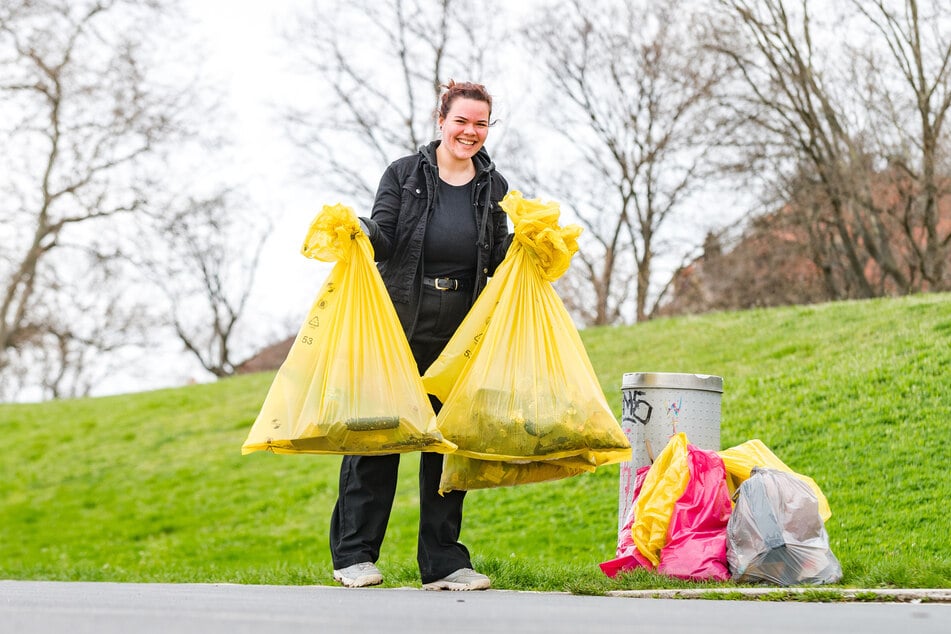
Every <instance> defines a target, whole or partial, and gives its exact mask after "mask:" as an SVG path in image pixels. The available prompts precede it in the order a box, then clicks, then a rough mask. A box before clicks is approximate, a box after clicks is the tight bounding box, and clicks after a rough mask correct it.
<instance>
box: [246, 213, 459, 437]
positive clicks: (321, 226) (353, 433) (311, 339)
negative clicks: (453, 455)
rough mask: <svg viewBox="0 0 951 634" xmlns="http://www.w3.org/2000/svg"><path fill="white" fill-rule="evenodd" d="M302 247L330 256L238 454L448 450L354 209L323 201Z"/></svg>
mask: <svg viewBox="0 0 951 634" xmlns="http://www.w3.org/2000/svg"><path fill="white" fill-rule="evenodd" d="M301 251H302V253H303V254H304V255H305V256H307V257H310V258H315V259H318V260H324V261H336V264H335V265H334V268H333V270H332V271H331V272H330V275H329V277H328V278H327V280H326V282H325V283H324V285H323V287H322V288H321V289H320V292H319V293H318V294H317V299H316V300H315V301H314V304H313V306H312V307H311V309H310V313H309V314H308V315H307V319H306V321H305V322H304V324H303V325H302V326H301V328H300V331H299V333H298V335H297V339H296V340H295V341H294V344H293V345H292V346H291V349H290V352H289V353H288V355H287V359H285V361H284V363H283V364H282V365H281V367H280V369H279V370H278V372H277V375H276V376H275V377H274V382H273V383H272V384H271V388H270V390H269V391H268V394H267V397H266V398H265V400H264V405H263V406H262V408H261V412H260V413H259V414H258V417H257V419H256V420H255V421H254V424H253V425H252V427H251V431H250V433H249V434H248V438H247V440H246V441H245V442H244V445H243V446H242V447H241V452H242V454H248V453H251V452H253V451H259V450H268V451H272V452H275V453H326V454H361V455H376V454H391V453H401V452H407V451H436V452H441V453H447V452H450V451H452V450H453V449H455V445H453V444H452V443H450V442H447V441H446V440H445V439H444V438H443V437H442V435H441V434H440V433H439V431H438V430H437V428H436V416H435V413H434V412H433V408H432V405H431V404H430V402H429V397H428V396H427V395H426V393H425V392H424V391H423V385H422V382H421V380H420V377H419V370H418V369H417V367H416V363H415V361H414V360H413V356H412V352H411V351H410V348H409V343H408V342H407V341H406V335H405V334H404V333H403V329H402V327H401V326H400V323H399V318H398V317H397V315H396V310H395V309H394V308H393V304H392V302H391V300H390V298H389V295H388V294H387V291H386V287H385V286H384V285H383V280H382V278H381V277H380V273H379V271H378V270H377V268H376V266H375V265H374V263H373V247H372V246H371V245H370V240H369V239H368V238H367V236H366V235H365V234H364V233H363V232H362V231H361V230H360V225H359V221H358V220H357V217H356V215H354V213H353V211H352V210H351V209H350V208H348V207H344V206H343V205H335V206H325V207H324V208H323V210H322V211H321V212H320V214H318V216H317V217H316V218H315V220H314V222H313V224H312V225H311V227H310V230H309V231H308V234H307V238H306V240H305V241H304V246H303V247H302V249H301Z"/></svg>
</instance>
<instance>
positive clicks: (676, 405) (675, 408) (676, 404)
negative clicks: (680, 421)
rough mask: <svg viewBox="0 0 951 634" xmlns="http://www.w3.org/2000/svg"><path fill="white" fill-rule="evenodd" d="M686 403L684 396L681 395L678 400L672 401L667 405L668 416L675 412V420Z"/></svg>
mask: <svg viewBox="0 0 951 634" xmlns="http://www.w3.org/2000/svg"><path fill="white" fill-rule="evenodd" d="M683 404H684V398H683V397H682V396H681V397H680V398H679V399H677V400H676V401H671V403H670V405H668V406H667V416H668V417H670V416H671V414H673V418H674V420H676V419H677V418H678V417H679V416H680V408H681V407H682V406H683Z"/></svg>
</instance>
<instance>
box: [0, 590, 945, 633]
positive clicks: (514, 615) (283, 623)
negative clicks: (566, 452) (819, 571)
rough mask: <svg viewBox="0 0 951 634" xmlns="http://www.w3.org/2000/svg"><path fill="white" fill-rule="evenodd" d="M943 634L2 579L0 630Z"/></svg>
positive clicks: (625, 601)
mask: <svg viewBox="0 0 951 634" xmlns="http://www.w3.org/2000/svg"><path fill="white" fill-rule="evenodd" d="M152 632H155V633H161V634H169V633H174V634H219V633H220V634H243V633H245V632H267V633H268V634H291V633H297V632H307V633H308V634H316V633H320V634H324V633H334V632H341V633H346V634H362V633H364V632H373V633H374V634H378V633H381V632H387V633H394V634H420V633H422V632H446V633H449V634H457V633H467V632H489V633H492V634H502V633H507V632H516V633H518V634H529V633H532V632H543V633H545V634H560V633H562V632H564V633H571V634H597V633H601V632H605V633H615V632H616V633H618V634H620V633H623V632H636V633H638V634H640V633H648V632H664V633H665V634H679V633H684V634H718V633H720V632H723V633H727V632H728V633H730V634H738V633H741V634H758V633H760V632H764V633H765V632H768V633H769V634H794V633H795V634H798V633H802V634H815V633H817V632H836V633H846V632H856V633H862V634H879V633H880V634H885V633H888V634H893V633H894V632H899V633H902V634H912V633H914V634H930V633H932V632H934V633H938V632H941V634H947V632H951V605H949V604H946V603H945V604H928V603H921V604H908V603H800V602H782V603H781V602H758V601H711V600H689V599H645V598H630V597H586V596H576V595H570V594H559V593H535V592H510V591H499V590H489V591H486V592H426V591H423V590H418V589H413V588H405V589H383V588H366V589H346V588H340V587H325V586H247V585H211V584H119V583H85V582H84V583H64V582H21V581H0V633H2V634H58V633H63V634H87V633H88V634H93V633H95V634H130V633H135V634H140V633H141V634H149V633H152Z"/></svg>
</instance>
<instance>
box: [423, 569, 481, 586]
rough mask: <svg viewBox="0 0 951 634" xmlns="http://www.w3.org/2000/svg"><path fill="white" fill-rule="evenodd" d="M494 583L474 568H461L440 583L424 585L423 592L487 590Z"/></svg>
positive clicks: (432, 582) (434, 582)
mask: <svg viewBox="0 0 951 634" xmlns="http://www.w3.org/2000/svg"><path fill="white" fill-rule="evenodd" d="M491 585H492V582H491V581H489V578H488V577H486V576H485V575H483V574H481V573H478V572H476V571H475V570H473V569H472V568H460V569H459V570H457V571H455V572H454V573H452V574H451V575H448V576H446V577H443V578H442V579H440V580H439V581H431V582H430V583H424V584H423V590H487V589H488V588H489V586H491Z"/></svg>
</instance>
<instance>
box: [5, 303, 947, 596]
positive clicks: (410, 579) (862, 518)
mask: <svg viewBox="0 0 951 634" xmlns="http://www.w3.org/2000/svg"><path fill="white" fill-rule="evenodd" d="M582 336H583V339H584V341H585V345H586V347H587V349H588V352H589V355H590V357H591V360H592V362H593V364H594V367H595V369H596V370H597V372H598V376H599V378H600V381H601V384H602V386H603V388H604V391H605V394H606V395H607V397H608V401H609V402H610V403H612V404H615V413H616V414H618V415H620V413H621V379H622V375H623V374H624V373H625V372H634V371H651V372H691V373H692V372H699V373H707V374H717V375H720V376H722V377H723V378H724V394H723V407H722V431H721V437H722V445H723V447H729V446H733V445H736V444H739V443H741V442H743V441H745V440H748V439H750V438H760V439H761V440H762V441H763V442H764V443H766V445H767V446H769V447H770V448H771V449H772V450H773V451H774V452H775V453H776V454H777V455H778V456H779V457H780V458H781V459H782V460H784V461H785V462H786V463H787V464H788V465H789V466H790V467H792V468H793V469H795V470H797V471H799V472H801V473H804V474H807V475H809V476H811V477H813V478H814V479H815V480H816V481H817V482H818V484H819V485H820V487H821V488H822V489H823V492H824V493H825V494H826V496H827V497H828V499H829V503H830V505H831V507H832V512H833V515H832V518H831V519H830V520H829V522H828V524H827V529H828V531H829V534H830V538H831V543H832V549H833V552H834V553H835V554H836V555H837V556H838V558H839V559H840V561H841V562H842V566H843V570H844V574H845V577H844V579H843V581H842V584H843V585H847V586H854V587H876V586H889V585H895V586H903V587H943V588H947V587H951V541H949V539H948V535H949V534H951V512H949V510H948V502H947V499H948V497H949V494H951V485H949V484H948V479H949V472H951V389H949V379H951V295H948V294H941V295H924V296H915V297H908V298H902V299H894V300H874V301H866V302H842V303H833V304H825V305H818V306H807V307H788V308H780V309H769V310H753V311H744V312H737V313H722V314H711V315H704V316H698V317H685V318H675V319H663V320H658V321H654V322H650V323H645V324H639V325H635V326H629V327H618V328H596V329H589V330H586V331H584V332H583V333H582ZM271 378H272V375H271V374H269V373H263V374H257V375H249V376H242V377H238V378H233V379H228V380H224V381H220V382H217V383H214V384H209V385H197V386H190V387H185V388H181V389H173V390H160V391H155V392H148V393H142V394H130V395H123V396H115V397H107V398H97V399H81V400H71V401H59V402H49V403H42V404H32V405H0V433H2V438H3V442H4V447H5V451H4V455H3V458H2V460H0V482H2V486H3V496H2V497H0V579H4V578H7V579H65V580H79V579H82V580H116V581H170V582H237V583H269V584H312V583H317V584H329V583H332V579H331V574H330V573H331V571H330V568H331V565H330V556H329V548H328V545H327V529H328V525H329V521H330V512H331V508H332V506H333V503H334V500H335V497H336V477H337V468H338V465H339V457H336V456H282V455H273V454H266V453H255V454H251V455H248V456H244V457H242V456H241V455H240V446H241V443H242V442H243V441H244V438H245V437H246V435H247V432H248V430H249V429H250V426H251V423H252V422H253V420H254V418H255V416H256V414H257V411H258V408H259V407H260V405H261V402H262V400H263V398H264V395H265V393H266V392H267V389H268V386H269V385H270V381H271ZM417 462H418V457H417V456H416V455H413V454H408V455H405V456H404V457H403V461H402V465H401V477H400V483H399V486H398V493H397V495H398V498H397V502H396V506H395V508H394V511H393V515H392V517H391V520H390V527H389V531H388V533H387V538H386V542H385V543H384V547H383V554H382V557H381V560H380V562H379V565H380V568H381V569H382V570H383V572H384V574H385V575H386V577H387V584H388V585H414V584H418V583H419V578H418V573H417V571H416V564H415V548H416V522H417V519H418V515H417V495H416V475H415V474H416V464H417ZM618 472H619V470H618V467H617V465H614V466H611V467H606V468H602V469H600V470H598V472H597V473H594V474H590V475H584V476H579V477H576V478H571V479H567V480H562V481H558V482H551V483H544V484H532V485H525V486H520V487H512V488H502V489H490V490H480V491H473V492H471V493H470V494H469V497H468V498H467V502H466V516H465V524H464V527H463V541H464V542H465V543H466V544H467V545H468V546H469V548H470V550H471V551H472V552H473V554H474V556H475V561H476V565H477V567H479V568H481V569H482V570H484V571H485V572H487V573H488V574H490V575H491V576H492V577H493V581H494V585H495V587H499V588H517V589H539V590H547V589H555V590H563V589H569V590H572V591H577V592H600V591H603V590H608V589H615V588H635V587H659V586H678V587H679V586H685V585H690V584H687V583H685V582H679V581H675V580H671V579H666V578H663V577H659V576H656V575H652V574H648V573H637V574H632V575H628V576H625V577H623V578H621V579H620V580H615V581H612V580H608V579H607V578H605V577H604V576H603V575H602V574H601V572H600V570H599V569H598V568H597V564H598V563H599V562H601V561H604V560H606V559H610V558H611V557H613V555H614V548H615V542H616V527H617V504H618Z"/></svg>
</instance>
